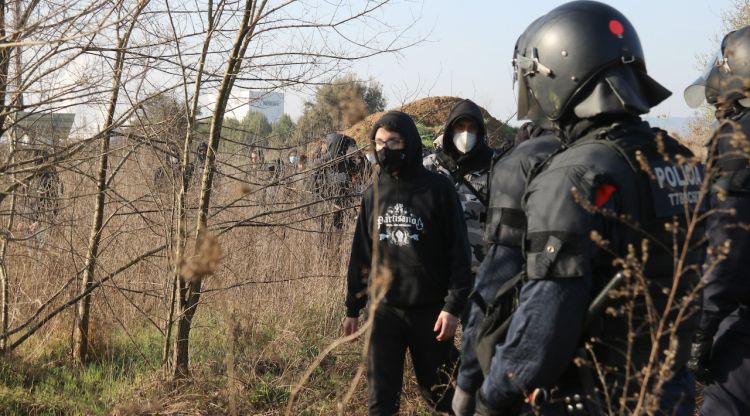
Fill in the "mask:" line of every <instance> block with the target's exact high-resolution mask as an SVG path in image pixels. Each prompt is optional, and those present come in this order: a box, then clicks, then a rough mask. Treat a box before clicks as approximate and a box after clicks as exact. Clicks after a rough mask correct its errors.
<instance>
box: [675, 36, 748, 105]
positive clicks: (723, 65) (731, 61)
mask: <svg viewBox="0 0 750 416" xmlns="http://www.w3.org/2000/svg"><path fill="white" fill-rule="evenodd" d="M748 91H750V26H745V27H743V28H742V29H738V30H735V31H733V32H729V33H728V34H727V35H726V36H724V39H723V40H722V41H721V49H720V50H719V51H718V52H717V53H716V54H715V55H714V56H713V57H712V58H711V59H709V60H708V62H707V63H706V69H705V70H704V71H703V73H702V74H701V76H700V77H698V79H697V80H695V81H694V82H693V83H692V84H691V85H690V86H688V87H687V88H685V102H687V104H688V105H689V106H690V107H692V108H696V107H698V106H699V105H701V104H702V103H703V100H704V99H705V100H706V101H707V102H708V103H709V104H711V105H717V104H719V103H720V102H724V103H734V102H736V101H740V103H741V104H743V107H750V100H748V101H746V102H743V101H742V100H747V97H748V95H750V94H748V93H747V92H748Z"/></svg>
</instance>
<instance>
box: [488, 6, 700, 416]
mask: <svg viewBox="0 0 750 416" xmlns="http://www.w3.org/2000/svg"><path fill="white" fill-rule="evenodd" d="M513 64H514V69H515V75H516V76H515V80H516V82H517V88H518V118H519V119H530V120H532V121H534V122H535V123H536V124H537V125H538V126H540V127H542V128H551V129H554V130H555V131H556V134H557V135H558V137H559V138H560V140H561V141H562V143H563V145H562V147H561V150H560V151H558V152H556V153H553V155H552V156H550V157H549V158H548V159H547V160H546V161H544V162H543V163H541V164H539V165H538V166H539V167H538V168H537V169H534V171H532V172H531V174H530V179H529V181H528V184H527V187H526V191H525V194H524V197H523V203H522V207H523V211H524V217H525V220H526V224H525V235H524V242H523V244H524V250H523V254H524V264H523V268H522V269H523V272H524V276H523V278H522V280H523V281H524V283H523V286H522V288H521V291H520V295H519V298H518V299H519V304H518V307H517V309H516V311H515V313H514V314H513V316H512V318H511V319H510V321H509V327H508V330H507V334H506V335H505V337H504V339H501V341H500V342H499V343H498V344H497V345H496V347H495V349H494V351H493V356H492V360H491V364H490V367H489V371H487V372H486V374H484V375H485V379H484V381H483V383H482V386H481V388H480V389H479V394H478V397H477V409H476V411H477V413H478V414H482V415H484V414H503V415H507V414H519V413H523V412H528V411H530V410H531V409H530V407H533V408H534V410H535V411H538V412H539V413H541V414H544V415H548V414H551V415H557V414H565V413H569V414H591V415H598V414H604V413H607V414H609V413H618V412H619V411H620V410H621V409H623V408H627V409H629V410H630V411H633V410H635V409H638V410H637V412H638V413H647V412H648V413H656V414H658V413H659V409H661V411H664V412H667V413H668V414H685V415H687V414H690V412H691V410H692V405H693V401H694V392H692V391H691V388H690V386H691V381H692V379H691V376H690V373H689V372H688V371H687V370H686V369H685V368H684V366H685V363H686V361H687V358H688V355H689V346H690V338H691V337H692V336H693V333H694V323H693V322H692V321H691V319H690V318H686V316H688V317H689V316H690V314H689V313H685V314H684V315H682V316H681V315H678V314H677V313H676V312H677V311H683V312H685V311H686V309H687V308H689V306H690V305H689V303H688V302H678V303H675V299H680V300H683V298H684V296H685V295H686V294H687V293H688V292H689V290H690V289H691V288H692V287H693V285H694V284H695V283H696V281H697V279H698V275H697V273H695V272H691V270H694V269H690V268H688V267H680V269H679V270H675V266H674V265H675V262H674V261H673V259H674V258H675V257H674V256H676V255H680V253H683V254H684V255H682V256H681V257H680V258H681V259H682V260H683V261H682V262H680V263H679V264H680V265H681V266H684V265H691V266H695V268H697V267H698V266H697V265H698V264H700V263H701V262H702V260H703V259H702V253H703V251H701V250H685V251H684V252H682V251H681V252H679V253H676V252H675V251H674V249H673V247H680V248H683V247H686V246H685V244H689V243H690V242H684V241H683V240H685V239H686V238H687V237H691V236H692V235H691V234H688V233H686V231H685V230H686V222H687V220H688V219H687V218H686V215H685V213H686V212H694V211H696V210H697V208H696V207H694V206H693V205H690V204H691V203H692V201H693V200H694V198H693V197H694V196H695V193H696V192H699V190H700V184H701V180H702V176H701V175H702V173H701V169H700V167H699V166H695V165H687V164H682V163H681V162H679V161H680V160H683V158H684V159H687V158H690V157H692V154H691V153H690V151H689V150H688V149H687V148H685V147H684V146H681V145H680V144H679V143H677V142H676V141H675V140H674V139H673V138H671V137H669V136H668V135H667V134H666V132H663V131H659V130H655V129H652V128H650V126H649V125H648V123H646V122H644V121H642V120H641V119H640V117H639V116H640V115H641V114H644V113H646V112H648V111H649V109H650V108H651V107H653V106H655V105H657V104H658V103H659V102H661V101H663V100H664V99H665V98H667V97H668V96H669V95H670V92H669V91H668V90H666V89H665V88H664V87H662V86H661V85H660V84H658V83H657V82H656V81H655V80H653V79H652V78H651V77H650V76H649V75H648V73H647V71H646V65H645V59H644V55H643V50H642V47H641V44H640V40H639V39H638V35H637V33H636V31H635V29H634V28H633V26H632V25H631V23H630V22H629V21H628V20H627V18H625V16H623V15H622V14H621V13H620V12H619V11H617V10H616V9H614V8H612V7H610V6H607V5H604V4H602V3H598V2H594V1H574V2H570V3H566V4H563V5H562V6H559V7H557V8H555V9H554V10H552V11H551V12H549V13H547V14H546V15H544V16H542V17H540V18H539V19H537V20H536V21H534V22H533V23H532V24H531V25H530V26H529V27H528V28H527V29H526V31H525V32H524V33H523V34H522V35H521V36H520V38H519V39H518V41H517V43H516V47H515V51H514V59H513ZM678 155H681V156H682V158H680V157H678ZM644 241H645V242H644ZM617 282H623V283H621V284H617V285H615V283H617ZM613 285H614V286H615V287H625V289H622V290H620V291H618V292H612V294H617V297H616V298H615V299H612V300H610V298H609V294H610V292H609V291H608V290H606V289H607V288H609V287H612V286H613ZM623 285H624V286H623ZM600 294H601V295H602V296H598V295H600ZM599 299H602V301H601V302H600V301H599ZM593 300H596V302H592V301H593ZM602 303H604V304H608V306H609V308H610V309H611V311H612V312H613V313H611V314H603V313H601V314H596V313H593V314H589V313H588V312H589V307H590V306H600V305H602ZM597 310H598V309H596V308H592V311H593V312H596V311H597ZM678 318H680V319H679V320H678ZM664 328H669V330H665V329H664ZM584 341H585V342H584ZM478 342H479V341H478ZM646 368H648V369H650V371H644V370H645V369H646ZM657 377H660V379H659V380H655V379H656V378H657ZM659 393H660V394H659ZM654 396H656V397H654ZM659 397H660V400H657V399H658V398H659ZM649 406H651V407H649ZM654 407H656V409H655V408H654Z"/></svg>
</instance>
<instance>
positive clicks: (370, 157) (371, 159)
mask: <svg viewBox="0 0 750 416" xmlns="http://www.w3.org/2000/svg"><path fill="white" fill-rule="evenodd" d="M365 157H366V158H367V161H368V162H370V163H371V164H373V165H374V164H375V163H377V162H378V161H377V160H375V153H367V154H366V155H365Z"/></svg>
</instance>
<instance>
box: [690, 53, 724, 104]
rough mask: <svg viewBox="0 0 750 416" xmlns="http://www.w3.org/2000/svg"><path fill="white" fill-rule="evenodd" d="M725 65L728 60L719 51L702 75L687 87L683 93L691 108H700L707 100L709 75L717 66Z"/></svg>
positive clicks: (707, 63) (708, 62)
mask: <svg viewBox="0 0 750 416" xmlns="http://www.w3.org/2000/svg"><path fill="white" fill-rule="evenodd" d="M723 65H726V60H725V59H724V56H723V55H722V53H721V51H718V52H716V53H715V54H714V55H713V56H712V57H711V59H709V60H708V61H707V62H706V67H705V68H704V69H703V72H702V73H701V75H700V76H699V77H698V78H697V79H696V80H695V81H693V83H692V84H690V85H689V86H688V87H687V88H685V92H684V93H683V95H684V97H685V102H686V103H687V105H688V106H689V107H690V108H698V107H700V105H701V104H703V102H704V101H706V81H707V80H708V76H709V75H710V74H711V71H713V70H714V69H715V68H717V67H721V66H723Z"/></svg>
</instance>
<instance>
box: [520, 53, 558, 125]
mask: <svg viewBox="0 0 750 416" xmlns="http://www.w3.org/2000/svg"><path fill="white" fill-rule="evenodd" d="M537 55H538V53H537V50H536V49H533V50H532V52H531V57H527V56H523V55H520V54H518V52H516V54H515V56H514V57H513V61H512V64H513V86H514V88H515V85H516V84H518V95H517V96H518V114H516V118H517V119H519V120H521V119H524V118H526V116H528V114H529V88H528V85H527V83H526V79H527V78H528V77H533V76H536V75H538V74H541V75H545V76H548V77H550V76H552V70H551V69H550V68H548V67H546V66H545V65H544V64H542V63H541V62H539V58H538V56H537Z"/></svg>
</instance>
